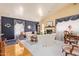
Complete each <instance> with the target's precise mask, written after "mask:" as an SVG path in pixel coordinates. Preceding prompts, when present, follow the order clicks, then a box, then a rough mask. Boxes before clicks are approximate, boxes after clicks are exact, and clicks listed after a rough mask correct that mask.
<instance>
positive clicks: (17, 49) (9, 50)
mask: <svg viewBox="0 0 79 59" xmlns="http://www.w3.org/2000/svg"><path fill="white" fill-rule="evenodd" d="M2 56H32V54H31V53H30V51H29V50H28V49H27V48H25V47H24V46H23V44H21V43H20V42H18V44H15V45H9V46H5V47H4V48H3V50H2Z"/></svg>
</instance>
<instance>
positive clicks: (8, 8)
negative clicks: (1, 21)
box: [0, 3, 66, 21]
mask: <svg viewBox="0 0 79 59" xmlns="http://www.w3.org/2000/svg"><path fill="white" fill-rule="evenodd" d="M64 5H66V4H62V3H42V4H41V3H25V4H24V3H23V4H22V3H4V4H3V3H2V4H0V16H8V17H14V18H21V19H26V20H32V21H40V20H41V19H42V18H43V17H45V16H47V15H49V14H51V13H54V12H55V11H56V9H57V8H61V7H63V6H64ZM38 11H39V12H38ZM52 11H53V12H52Z"/></svg>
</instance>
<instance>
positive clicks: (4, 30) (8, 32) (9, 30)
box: [1, 16, 38, 40]
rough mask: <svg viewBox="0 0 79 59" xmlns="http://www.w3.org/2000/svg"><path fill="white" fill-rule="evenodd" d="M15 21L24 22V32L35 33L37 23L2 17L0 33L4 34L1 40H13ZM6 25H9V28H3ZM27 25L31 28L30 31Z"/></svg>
mask: <svg viewBox="0 0 79 59" xmlns="http://www.w3.org/2000/svg"><path fill="white" fill-rule="evenodd" d="M15 20H19V21H23V22H25V25H24V30H25V32H30V31H31V32H34V31H37V24H38V22H34V21H28V20H23V19H17V18H11V17H4V16H2V17H1V27H2V29H1V32H2V33H3V34H4V35H3V36H2V38H7V40H9V39H14V26H15V24H14V21H15ZM7 23H8V24H10V25H11V27H9V28H7V27H6V26H5V24H7ZM29 25H30V26H31V29H28V26H29Z"/></svg>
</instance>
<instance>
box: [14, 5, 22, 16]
mask: <svg viewBox="0 0 79 59" xmlns="http://www.w3.org/2000/svg"><path fill="white" fill-rule="evenodd" d="M23 12H24V9H23V6H17V7H16V9H15V14H16V15H17V16H22V15H23Z"/></svg>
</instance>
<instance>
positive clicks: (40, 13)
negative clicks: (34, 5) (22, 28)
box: [38, 8, 43, 16]
mask: <svg viewBox="0 0 79 59" xmlns="http://www.w3.org/2000/svg"><path fill="white" fill-rule="evenodd" d="M38 14H39V15H40V16H43V11H42V8H38Z"/></svg>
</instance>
